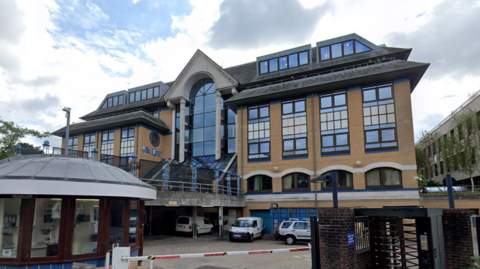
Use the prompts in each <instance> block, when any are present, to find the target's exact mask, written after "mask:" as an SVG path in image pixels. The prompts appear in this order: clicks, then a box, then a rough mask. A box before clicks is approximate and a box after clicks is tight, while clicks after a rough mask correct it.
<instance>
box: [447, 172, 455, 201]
mask: <svg viewBox="0 0 480 269" xmlns="http://www.w3.org/2000/svg"><path fill="white" fill-rule="evenodd" d="M447 191H448V205H449V206H450V208H455V202H454V201H453V188H452V176H451V175H450V174H447Z"/></svg>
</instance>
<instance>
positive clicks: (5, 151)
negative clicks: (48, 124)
mask: <svg viewBox="0 0 480 269" xmlns="http://www.w3.org/2000/svg"><path fill="white" fill-rule="evenodd" d="M49 135H50V133H48V132H39V131H36V130H32V129H28V128H22V127H20V126H18V125H16V124H15V123H14V122H13V121H4V120H1V119H0V160H1V159H5V158H9V157H12V156H14V152H15V147H16V145H17V144H18V143H19V141H20V139H22V138H24V137H26V136H33V137H37V138H44V137H47V136H49Z"/></svg>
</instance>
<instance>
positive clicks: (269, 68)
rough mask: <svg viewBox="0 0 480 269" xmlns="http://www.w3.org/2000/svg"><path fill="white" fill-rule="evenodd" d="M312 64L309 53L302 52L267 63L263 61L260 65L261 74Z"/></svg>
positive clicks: (270, 60)
mask: <svg viewBox="0 0 480 269" xmlns="http://www.w3.org/2000/svg"><path fill="white" fill-rule="evenodd" d="M309 63H310V57H309V51H308V50H306V51H302V52H298V53H292V54H290V55H285V56H281V57H277V58H272V59H269V60H266V61H261V62H260V63H258V64H259V66H258V67H259V70H260V72H259V73H260V74H261V75H262V74H266V73H271V72H276V71H279V70H283V69H288V68H294V67H298V66H302V65H308V64H309Z"/></svg>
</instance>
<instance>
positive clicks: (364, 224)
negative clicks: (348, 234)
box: [355, 216, 370, 252]
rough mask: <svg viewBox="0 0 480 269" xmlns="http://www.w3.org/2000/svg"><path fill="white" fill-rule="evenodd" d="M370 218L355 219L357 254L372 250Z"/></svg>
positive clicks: (358, 217)
mask: <svg viewBox="0 0 480 269" xmlns="http://www.w3.org/2000/svg"><path fill="white" fill-rule="evenodd" d="M368 223H369V222H368V216H357V217H355V245H356V248H357V252H364V251H368V250H370V231H369V225H368Z"/></svg>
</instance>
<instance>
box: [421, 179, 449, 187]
mask: <svg viewBox="0 0 480 269" xmlns="http://www.w3.org/2000/svg"><path fill="white" fill-rule="evenodd" d="M433 186H443V185H442V183H440V182H438V181H435V180H418V187H419V188H422V187H433Z"/></svg>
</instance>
